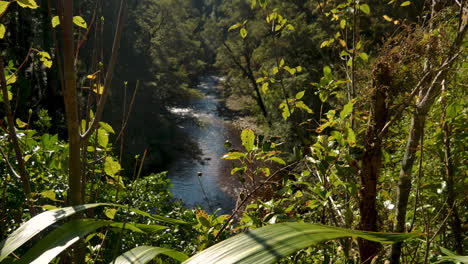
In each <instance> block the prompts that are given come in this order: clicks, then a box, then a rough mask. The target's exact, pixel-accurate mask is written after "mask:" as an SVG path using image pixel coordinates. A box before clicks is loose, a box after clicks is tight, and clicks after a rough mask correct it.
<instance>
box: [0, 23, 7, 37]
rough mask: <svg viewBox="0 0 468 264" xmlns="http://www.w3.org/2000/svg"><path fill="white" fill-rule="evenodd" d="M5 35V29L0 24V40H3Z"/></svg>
mask: <svg viewBox="0 0 468 264" xmlns="http://www.w3.org/2000/svg"><path fill="white" fill-rule="evenodd" d="M5 33H6V28H5V26H4V25H3V24H0V39H3V38H4V37H5Z"/></svg>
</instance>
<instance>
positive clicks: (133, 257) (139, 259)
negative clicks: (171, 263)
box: [111, 246, 188, 264]
mask: <svg viewBox="0 0 468 264" xmlns="http://www.w3.org/2000/svg"><path fill="white" fill-rule="evenodd" d="M159 254H164V255H166V256H169V257H171V258H173V259H175V260H178V261H181V262H182V261H184V260H186V259H187V258H188V257H187V255H185V254H184V253H182V252H179V251H175V250H172V249H168V248H159V247H150V246H141V247H136V248H133V249H131V250H129V251H127V252H125V253H123V254H122V255H120V256H119V257H117V258H116V259H115V261H113V262H111V264H145V263H148V262H149V261H151V260H152V259H154V258H155V257H156V256H157V255H159Z"/></svg>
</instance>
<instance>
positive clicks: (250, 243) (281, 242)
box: [184, 223, 418, 264]
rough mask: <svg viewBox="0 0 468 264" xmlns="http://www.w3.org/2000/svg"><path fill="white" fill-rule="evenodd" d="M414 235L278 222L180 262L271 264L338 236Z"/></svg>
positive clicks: (380, 238) (387, 238)
mask: <svg viewBox="0 0 468 264" xmlns="http://www.w3.org/2000/svg"><path fill="white" fill-rule="evenodd" d="M417 236H418V235H417V234H402V233H374V232H364V231H357V230H349V229H343V228H338V227H330V226H324V225H317V224H307V223H282V224H276V225H269V226H265V227H262V228H259V229H255V230H253V231H249V232H246V233H243V234H239V235H237V236H234V237H232V238H229V239H227V240H224V241H222V242H220V243H218V244H216V245H214V246H212V247H210V248H208V249H206V250H204V251H202V252H200V253H198V254H197V255H195V256H193V257H191V258H190V259H188V260H187V261H186V262H184V263H185V264H194V263H203V264H210V263H224V264H228V263H256V264H259V263H274V262H275V261H277V260H279V259H280V258H282V257H284V256H288V255H290V254H292V253H294V252H296V251H298V250H300V249H303V248H306V247H309V246H311V245H314V244H317V243H320V242H323V241H327V240H332V239H337V238H342V237H360V238H364V239H367V240H372V241H376V242H380V243H394V242H398V241H403V240H405V239H408V238H412V237H417Z"/></svg>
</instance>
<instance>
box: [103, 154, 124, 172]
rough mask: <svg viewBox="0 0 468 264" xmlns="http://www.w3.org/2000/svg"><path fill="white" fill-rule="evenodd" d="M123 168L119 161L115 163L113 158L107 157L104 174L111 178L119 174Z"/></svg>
mask: <svg viewBox="0 0 468 264" xmlns="http://www.w3.org/2000/svg"><path fill="white" fill-rule="evenodd" d="M120 169H121V167H120V163H119V162H118V161H115V160H114V159H112V158H111V157H106V159H105V161H104V172H105V173H106V174H107V175H109V176H115V174H117V173H119V171H120Z"/></svg>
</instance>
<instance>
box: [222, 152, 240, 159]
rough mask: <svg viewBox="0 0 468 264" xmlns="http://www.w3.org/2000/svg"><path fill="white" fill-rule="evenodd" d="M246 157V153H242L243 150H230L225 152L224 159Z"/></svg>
mask: <svg viewBox="0 0 468 264" xmlns="http://www.w3.org/2000/svg"><path fill="white" fill-rule="evenodd" d="M244 157H245V153H242V152H228V153H226V154H224V156H223V157H222V159H227V160H234V159H240V158H244Z"/></svg>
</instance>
